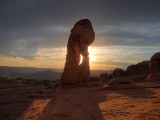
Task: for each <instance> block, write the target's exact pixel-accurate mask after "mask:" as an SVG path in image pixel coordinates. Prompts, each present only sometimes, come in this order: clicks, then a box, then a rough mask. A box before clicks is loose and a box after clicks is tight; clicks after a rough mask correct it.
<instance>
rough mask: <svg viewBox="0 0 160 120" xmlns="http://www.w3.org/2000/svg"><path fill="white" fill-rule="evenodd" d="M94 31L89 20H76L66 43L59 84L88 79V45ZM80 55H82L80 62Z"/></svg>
mask: <svg viewBox="0 0 160 120" xmlns="http://www.w3.org/2000/svg"><path fill="white" fill-rule="evenodd" d="M94 38H95V33H94V30H93V27H92V24H91V22H90V20H88V19H82V20H80V21H78V22H77V23H76V24H75V25H74V27H73V28H72V30H71V34H70V36H69V40H68V44H67V56H66V63H65V67H64V72H63V73H62V76H61V79H60V84H61V85H70V84H75V83H78V82H82V81H88V80H90V67H89V57H88V55H89V53H88V46H89V45H90V44H92V43H93V41H94ZM80 55H82V56H83V60H82V63H81V64H80Z"/></svg>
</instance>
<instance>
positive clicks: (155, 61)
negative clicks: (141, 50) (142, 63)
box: [148, 52, 160, 80]
mask: <svg viewBox="0 0 160 120" xmlns="http://www.w3.org/2000/svg"><path fill="white" fill-rule="evenodd" d="M149 69H150V75H149V76H148V79H149V80H160V52H158V53H155V54H154V55H153V56H152V57H151V59H150V62H149Z"/></svg>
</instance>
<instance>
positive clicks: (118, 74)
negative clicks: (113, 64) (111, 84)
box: [113, 68, 125, 78]
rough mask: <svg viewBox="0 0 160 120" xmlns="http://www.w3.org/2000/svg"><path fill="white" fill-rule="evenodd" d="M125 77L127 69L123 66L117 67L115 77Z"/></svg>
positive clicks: (114, 72)
mask: <svg viewBox="0 0 160 120" xmlns="http://www.w3.org/2000/svg"><path fill="white" fill-rule="evenodd" d="M122 77H125V70H123V69H121V68H116V69H114V71H113V78H122Z"/></svg>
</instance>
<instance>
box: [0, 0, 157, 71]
mask: <svg viewBox="0 0 160 120" xmlns="http://www.w3.org/2000/svg"><path fill="white" fill-rule="evenodd" d="M159 6H160V1H159V0H0V66H25V67H39V68H56V69H63V68H64V64H65V57H66V45H67V41H68V38H69V35H70V30H71V28H72V27H73V26H74V24H75V23H76V22H77V21H78V20H80V19H86V18H87V19H90V21H91V22H92V25H93V28H94V31H95V34H96V37H95V41H94V43H93V44H92V45H91V46H89V52H90V67H91V69H92V70H109V69H114V68H123V69H126V68H127V66H128V65H131V64H136V63H137V62H141V61H143V60H149V59H150V57H151V56H152V55H153V54H154V53H155V52H160V34H159V33H160V7H159Z"/></svg>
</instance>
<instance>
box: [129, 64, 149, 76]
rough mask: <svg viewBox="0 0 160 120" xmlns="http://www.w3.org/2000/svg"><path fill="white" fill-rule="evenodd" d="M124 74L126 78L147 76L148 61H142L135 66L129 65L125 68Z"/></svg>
mask: <svg viewBox="0 0 160 120" xmlns="http://www.w3.org/2000/svg"><path fill="white" fill-rule="evenodd" d="M126 74H127V75H128V76H133V75H140V74H149V61H143V62H140V63H137V64H136V65H130V66H128V67H127V70H126Z"/></svg>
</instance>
